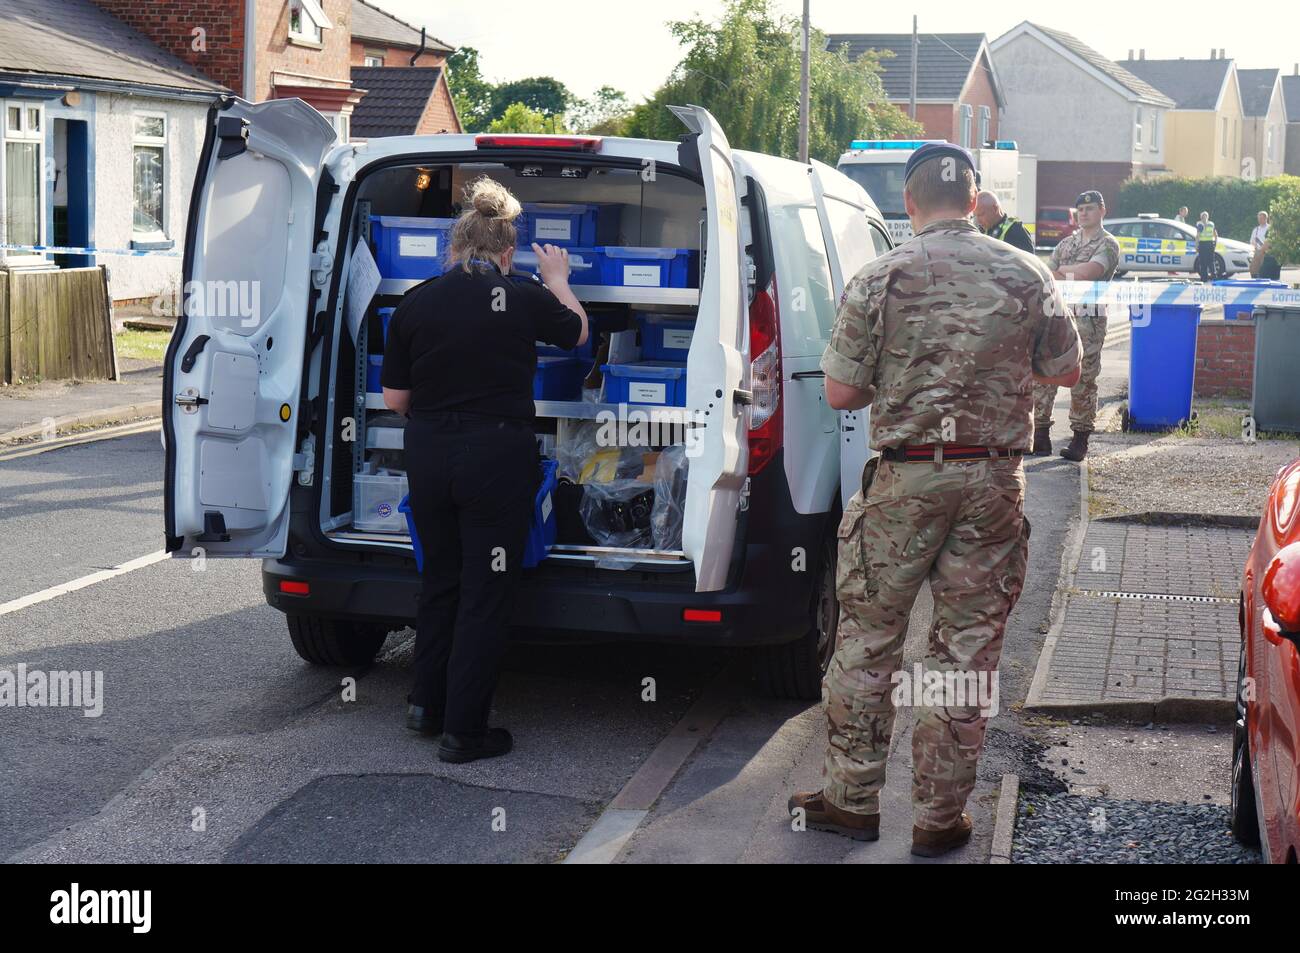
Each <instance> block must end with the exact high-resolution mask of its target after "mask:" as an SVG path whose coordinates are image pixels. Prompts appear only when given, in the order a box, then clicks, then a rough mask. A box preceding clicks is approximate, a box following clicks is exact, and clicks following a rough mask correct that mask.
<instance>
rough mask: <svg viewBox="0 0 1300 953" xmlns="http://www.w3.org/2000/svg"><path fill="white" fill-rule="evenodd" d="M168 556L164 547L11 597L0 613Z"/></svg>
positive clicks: (51, 597) (29, 604) (121, 573)
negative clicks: (118, 563) (119, 563)
mask: <svg viewBox="0 0 1300 953" xmlns="http://www.w3.org/2000/svg"><path fill="white" fill-rule="evenodd" d="M167 556H168V554H167V551H166V550H164V549H160V550H158V552H156V553H150V554H149V555H148V556H140V557H137V558H136V559H132V560H130V561H128V562H124V563H122V564H121V565H120V566H114V567H113V568H112V569H101V570H100V571H99V572H92V573H91V574H90V575H88V576H82V577H81V578H80V579H73V580H72V581H71V582H65V583H61V584H59V585H57V586H51V587H50V588H48V589H42V590H41V591H40V592H33V593H32V594H31V595H29V596H19V597H18V598H17V599H11V600H9V601H8V602H0V615H8V614H9V613H11V612H18V611H19V610H21V609H26V608H27V607H28V606H34V605H38V604H39V603H42V602H49V601H50V600H51V599H57V598H58V597H59V596H64V595H67V594H68V593H69V592H76V591H77V590H78V589H85V588H86V587H87V586H93V585H94V584H95V583H97V582H103V581H104V580H105V579H112V578H114V577H116V576H123V575H126V574H127V573H129V572H135V570H137V569H143V568H144V567H145V566H152V565H153V564H154V563H157V562H162V561H163V560H164V559H166V558H167Z"/></svg>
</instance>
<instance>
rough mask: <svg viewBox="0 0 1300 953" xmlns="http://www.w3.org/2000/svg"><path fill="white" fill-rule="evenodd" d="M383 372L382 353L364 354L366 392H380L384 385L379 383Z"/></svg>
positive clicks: (382, 390)
mask: <svg viewBox="0 0 1300 953" xmlns="http://www.w3.org/2000/svg"><path fill="white" fill-rule="evenodd" d="M383 372H384V355H382V354H367V355H366V392H367V393H370V394H382V393H383V392H384V386H383V384H382V383H380V380H381V377H382V376H383Z"/></svg>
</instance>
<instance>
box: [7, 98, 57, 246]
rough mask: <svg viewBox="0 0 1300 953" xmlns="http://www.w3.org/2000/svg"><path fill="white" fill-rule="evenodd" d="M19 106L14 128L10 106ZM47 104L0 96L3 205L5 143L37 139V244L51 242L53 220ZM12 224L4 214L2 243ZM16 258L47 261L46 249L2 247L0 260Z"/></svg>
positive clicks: (35, 140) (34, 140) (35, 141)
mask: <svg viewBox="0 0 1300 953" xmlns="http://www.w3.org/2000/svg"><path fill="white" fill-rule="evenodd" d="M11 107H16V108H19V109H21V112H20V113H19V116H18V129H17V130H16V131H11V130H10V129H9V109H10V108H11ZM29 110H34V111H35V112H36V114H37V116H38V118H37V120H36V122H37V127H38V128H36V129H32V128H31V112H30V111H29ZM45 123H46V116H45V104H44V103H43V102H38V101H36V100H31V99H0V206H3V204H4V202H3V198H4V194H5V183H6V181H7V180H6V178H5V176H6V175H7V174H8V170H7V169H6V168H5V153H6V152H7V150H6V149H5V143H7V142H34V143H36V168H37V170H38V171H37V174H36V244H37V245H46V244H48V243H49V242H48V237H49V236H48V233H47V229H48V227H49V223H48V222H47V221H46V216H45V200H46V190H47V189H48V187H49V186H48V184H47V182H46V168H45V163H46V156H47V154H48V153H47V152H46V148H45ZM8 229H9V226H8V224H7V223H6V221H5V217H4V216H3V215H0V244H4V243H5V242H8V241H9V236H8ZM9 258H13V259H17V260H19V261H22V262H33V261H43V260H44V259H45V253H44V252H35V251H33V252H24V251H18V250H17V249H9V248H0V261H4V260H6V259H9Z"/></svg>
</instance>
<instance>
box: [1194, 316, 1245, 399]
mask: <svg viewBox="0 0 1300 953" xmlns="http://www.w3.org/2000/svg"><path fill="white" fill-rule="evenodd" d="M1254 374H1255V322H1254V320H1253V319H1252V318H1248V317H1247V318H1234V319H1233V320H1231V321H1225V320H1221V319H1217V318H1202V319H1201V327H1200V329H1199V330H1198V332H1197V335H1196V384H1195V388H1196V396H1197V397H1249V396H1251V389H1252V387H1253V386H1254Z"/></svg>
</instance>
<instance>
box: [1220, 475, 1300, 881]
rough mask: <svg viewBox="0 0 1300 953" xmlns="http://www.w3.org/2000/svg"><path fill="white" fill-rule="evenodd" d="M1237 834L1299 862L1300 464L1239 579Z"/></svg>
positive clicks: (1276, 484)
mask: <svg viewBox="0 0 1300 953" xmlns="http://www.w3.org/2000/svg"><path fill="white" fill-rule="evenodd" d="M1240 620H1241V662H1240V667H1239V676H1240V677H1239V678H1238V681H1237V720H1236V725H1235V727H1234V730H1233V735H1232V832H1233V834H1234V835H1235V836H1236V837H1237V839H1238V840H1239V841H1241V842H1242V843H1243V844H1248V845H1251V846H1254V845H1256V844H1258V845H1260V847H1261V849H1262V850H1263V853H1264V859H1265V860H1267V861H1269V862H1271V863H1275V864H1284V863H1285V864H1294V863H1296V862H1297V859H1298V858H1300V460H1294V461H1292V462H1291V463H1289V464H1287V465H1286V466H1285V467H1283V468H1282V469H1281V470H1279V471H1278V474H1277V476H1276V477H1275V478H1274V480H1273V486H1272V488H1271V489H1270V490H1269V494H1268V503H1267V504H1266V505H1265V508H1264V515H1263V517H1262V518H1261V519H1260V521H1259V532H1258V533H1257V534H1256V536H1255V544H1254V546H1253V547H1252V548H1251V551H1250V559H1248V560H1247V561H1246V572H1245V574H1244V576H1243V578H1242V581H1241V611H1240Z"/></svg>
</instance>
